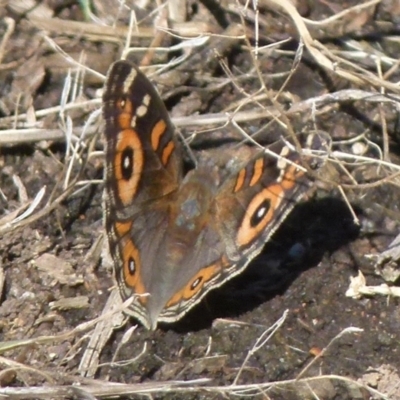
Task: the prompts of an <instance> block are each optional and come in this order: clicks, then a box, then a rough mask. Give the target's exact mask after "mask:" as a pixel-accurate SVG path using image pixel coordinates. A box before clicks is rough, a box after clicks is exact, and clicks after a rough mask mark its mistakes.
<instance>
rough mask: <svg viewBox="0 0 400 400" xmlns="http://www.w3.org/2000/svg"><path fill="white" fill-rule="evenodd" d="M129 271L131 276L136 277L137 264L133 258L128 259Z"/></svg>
mask: <svg viewBox="0 0 400 400" xmlns="http://www.w3.org/2000/svg"><path fill="white" fill-rule="evenodd" d="M128 271H129V274H130V275H132V276H133V275H135V273H136V264H135V260H134V259H133V257H129V258H128Z"/></svg>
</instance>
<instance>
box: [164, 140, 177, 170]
mask: <svg viewBox="0 0 400 400" xmlns="http://www.w3.org/2000/svg"><path fill="white" fill-rule="evenodd" d="M174 149H175V143H174V142H173V141H172V140H171V141H170V142H168V144H167V145H166V146H165V148H164V150H163V152H162V156H161V162H162V163H163V165H164V166H166V165H167V164H168V161H169V159H170V157H171V154H172V152H173V151H174Z"/></svg>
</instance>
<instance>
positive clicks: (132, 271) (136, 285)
mask: <svg viewBox="0 0 400 400" xmlns="http://www.w3.org/2000/svg"><path fill="white" fill-rule="evenodd" d="M121 253H122V260H123V261H122V263H123V271H124V279H125V284H126V286H129V287H130V288H132V290H133V291H134V293H135V294H144V293H146V291H145V288H144V285H143V282H142V279H141V275H140V273H141V263H140V255H139V250H138V249H137V248H136V246H135V245H134V244H133V242H132V241H131V240H125V241H124V242H123V245H122V251H121ZM143 299H144V297H143Z"/></svg>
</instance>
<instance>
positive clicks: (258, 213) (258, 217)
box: [250, 199, 271, 228]
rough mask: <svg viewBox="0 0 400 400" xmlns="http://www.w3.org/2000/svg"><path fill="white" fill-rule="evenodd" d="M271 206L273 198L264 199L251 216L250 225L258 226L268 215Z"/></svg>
mask: <svg viewBox="0 0 400 400" xmlns="http://www.w3.org/2000/svg"><path fill="white" fill-rule="evenodd" d="M270 207H271V200H270V199H264V200H263V201H262V202H261V204H260V205H259V206H258V207H257V209H256V210H255V211H254V213H253V215H252V216H251V218H250V225H251V226H252V227H253V228H254V227H255V226H257V225H258V224H259V223H260V222H261V221H262V220H263V219H264V217H265V216H266V215H267V213H268V211H269V208H270Z"/></svg>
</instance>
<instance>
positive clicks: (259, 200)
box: [236, 185, 284, 246]
mask: <svg viewBox="0 0 400 400" xmlns="http://www.w3.org/2000/svg"><path fill="white" fill-rule="evenodd" d="M283 196H284V188H283V187H282V186H281V185H272V186H270V187H268V188H265V189H264V190H262V191H261V192H259V193H258V194H256V195H255V196H254V197H253V199H252V200H251V202H250V204H249V206H248V207H247V210H246V213H245V216H244V218H243V221H242V223H241V225H240V228H239V231H238V234H237V237H236V242H237V244H238V246H246V245H248V244H249V243H251V242H252V241H253V240H254V239H255V238H256V237H257V236H258V235H259V234H260V232H261V231H263V230H264V229H265V228H266V226H267V225H268V224H269V223H270V222H271V220H272V218H273V216H274V211H275V210H276V209H277V208H278V207H279V205H280V204H281V202H282V199H283Z"/></svg>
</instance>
